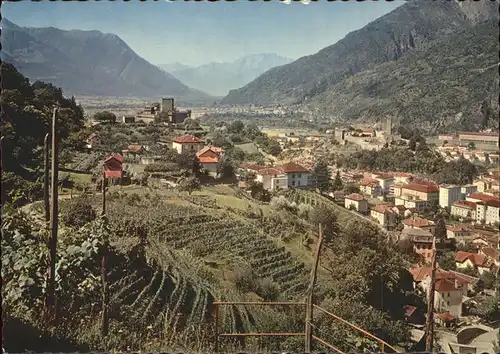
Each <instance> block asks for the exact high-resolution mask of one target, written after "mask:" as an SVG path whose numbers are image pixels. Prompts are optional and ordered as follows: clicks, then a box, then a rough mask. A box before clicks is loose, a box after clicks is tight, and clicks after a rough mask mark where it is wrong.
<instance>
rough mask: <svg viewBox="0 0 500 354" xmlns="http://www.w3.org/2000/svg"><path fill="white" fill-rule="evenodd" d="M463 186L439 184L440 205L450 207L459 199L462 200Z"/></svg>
mask: <svg viewBox="0 0 500 354" xmlns="http://www.w3.org/2000/svg"><path fill="white" fill-rule="evenodd" d="M462 199H463V196H462V188H461V187H460V186H455V185H441V186H439V206H440V207H441V208H446V207H450V206H451V205H452V204H453V203H455V202H456V201H458V200H462Z"/></svg>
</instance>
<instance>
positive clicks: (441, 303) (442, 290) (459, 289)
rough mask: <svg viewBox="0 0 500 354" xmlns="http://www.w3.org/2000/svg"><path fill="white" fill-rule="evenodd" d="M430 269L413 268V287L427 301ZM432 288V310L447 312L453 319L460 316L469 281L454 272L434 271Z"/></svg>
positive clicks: (411, 271) (425, 267)
mask: <svg viewBox="0 0 500 354" xmlns="http://www.w3.org/2000/svg"><path fill="white" fill-rule="evenodd" d="M431 272H432V267H427V266H424V267H413V268H412V269H410V273H411V274H412V276H413V282H414V287H415V288H416V289H418V290H421V291H422V292H423V293H424V294H426V295H427V299H429V291H430V283H431ZM435 275H436V282H435V288H434V309H435V310H436V311H437V312H439V313H446V312H449V313H450V314H451V315H453V316H454V317H457V318H458V317H461V316H462V303H463V298H464V296H467V294H468V292H469V280H468V279H467V277H465V276H462V275H460V274H458V273H456V272H451V271H445V270H442V269H439V268H438V269H437V270H436V273H435Z"/></svg>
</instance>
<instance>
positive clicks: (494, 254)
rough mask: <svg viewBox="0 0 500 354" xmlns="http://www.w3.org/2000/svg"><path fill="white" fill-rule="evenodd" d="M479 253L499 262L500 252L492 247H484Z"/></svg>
mask: <svg viewBox="0 0 500 354" xmlns="http://www.w3.org/2000/svg"><path fill="white" fill-rule="evenodd" d="M481 252H482V253H484V254H485V255H486V256H488V257H490V258H492V259H494V260H496V261H499V260H500V251H497V250H496V249H494V248H493V247H484V248H482V249H481Z"/></svg>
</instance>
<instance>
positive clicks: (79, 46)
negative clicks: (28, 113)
mask: <svg viewBox="0 0 500 354" xmlns="http://www.w3.org/2000/svg"><path fill="white" fill-rule="evenodd" d="M1 57H2V60H5V61H6V62H10V63H12V64H13V65H14V66H15V67H16V68H17V69H18V70H19V71H20V72H21V73H23V74H24V75H25V76H26V77H28V78H29V79H30V80H32V81H35V80H42V81H47V82H50V83H53V84H55V85H57V86H59V87H61V88H63V90H64V91H65V92H66V93H68V94H80V95H91V96H120V97H122V96H135V97H147V98H150V97H160V96H175V97H182V98H184V99H196V100H199V99H201V100H203V99H207V100H211V97H209V96H208V95H207V94H205V93H203V92H201V91H198V90H195V89H191V88H190V87H188V86H187V85H185V84H183V83H182V82H181V81H179V80H178V79H177V78H175V77H174V76H172V75H171V74H169V73H167V72H165V71H164V70H161V69H160V68H158V67H156V66H155V65H153V64H151V63H149V62H148V61H146V60H145V59H143V58H141V57H140V56H139V55H138V54H136V53H135V52H134V51H133V50H132V49H131V48H130V47H129V46H128V45H127V44H126V43H125V42H124V41H123V40H122V39H121V38H120V37H118V36H117V35H114V34H107V33H106V34H105V33H102V32H99V31H81V30H70V31H64V30H60V29H57V28H54V27H48V28H26V27H20V26H17V25H15V24H14V23H12V22H10V21H9V20H7V19H5V18H3V19H2V52H1Z"/></svg>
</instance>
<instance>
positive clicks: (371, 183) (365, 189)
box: [359, 178, 382, 198]
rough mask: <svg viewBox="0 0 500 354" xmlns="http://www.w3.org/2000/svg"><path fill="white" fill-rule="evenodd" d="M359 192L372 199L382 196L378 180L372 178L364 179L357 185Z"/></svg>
mask: <svg viewBox="0 0 500 354" xmlns="http://www.w3.org/2000/svg"><path fill="white" fill-rule="evenodd" d="M359 190H360V192H361V193H363V194H367V195H369V196H370V197H372V198H375V197H377V196H379V195H382V187H381V186H380V183H379V181H378V180H376V179H374V178H365V179H364V180H363V181H361V183H360V184H359Z"/></svg>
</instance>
